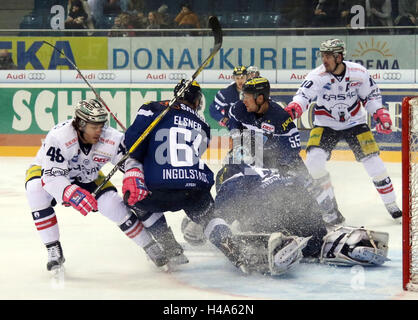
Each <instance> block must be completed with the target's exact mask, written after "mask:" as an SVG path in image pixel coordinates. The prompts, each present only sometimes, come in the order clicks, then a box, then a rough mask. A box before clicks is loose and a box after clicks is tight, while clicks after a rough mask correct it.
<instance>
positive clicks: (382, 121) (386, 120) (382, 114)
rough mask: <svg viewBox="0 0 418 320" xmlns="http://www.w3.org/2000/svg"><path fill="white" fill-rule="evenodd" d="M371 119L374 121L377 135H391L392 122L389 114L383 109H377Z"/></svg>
mask: <svg viewBox="0 0 418 320" xmlns="http://www.w3.org/2000/svg"><path fill="white" fill-rule="evenodd" d="M373 119H374V121H376V122H377V123H376V131H377V132H378V133H384V134H389V133H392V129H391V126H392V120H391V119H390V115H389V112H388V111H387V110H386V109H385V108H380V109H378V110H377V111H376V112H375V113H374V114H373Z"/></svg>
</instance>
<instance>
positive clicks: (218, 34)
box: [92, 16, 222, 197]
mask: <svg viewBox="0 0 418 320" xmlns="http://www.w3.org/2000/svg"><path fill="white" fill-rule="evenodd" d="M208 23H209V26H210V27H211V29H212V33H213V36H214V45H213V48H212V51H211V53H210V55H209V56H208V57H207V58H206V60H205V61H204V62H203V63H202V64H201V65H200V66H199V68H198V69H197V70H196V71H195V72H194V73H193V75H192V77H191V78H190V80H188V81H186V82H185V83H184V85H183V87H181V88H180V89H179V91H178V92H177V94H176V95H175V96H174V97H173V98H172V99H171V100H170V102H169V104H168V106H167V107H166V108H165V109H164V110H163V111H162V112H161V113H160V114H159V115H158V116H157V117H156V118H155V119H154V121H152V122H151V124H150V125H149V126H148V128H147V129H145V131H144V132H143V133H142V134H141V135H140V137H139V138H138V139H137V140H136V141H135V143H134V144H133V145H132V146H131V148H130V149H129V151H128V152H127V153H126V154H125V155H124V156H123V157H122V158H121V159H120V160H119V162H118V163H117V164H116V165H115V166H114V167H113V169H112V170H111V171H110V172H109V174H108V175H107V176H106V177H105V178H104V180H103V181H102V183H101V184H100V185H99V186H97V188H96V190H94V192H93V193H92V195H93V197H95V196H96V194H97V192H99V190H100V189H101V188H102V187H103V186H104V185H105V184H106V183H107V182H108V181H109V180H110V178H111V177H112V176H113V175H114V174H115V173H116V171H118V170H119V169H120V168H121V166H122V165H123V164H124V163H125V161H126V160H127V159H128V158H129V156H130V155H131V154H132V153H133V152H134V151H135V150H136V148H137V147H138V146H139V145H140V144H141V143H142V141H144V140H145V138H146V137H147V136H148V134H149V133H150V132H151V131H152V130H153V129H154V128H155V126H156V125H157V124H158V123H159V122H160V121H161V119H162V118H163V117H164V116H165V115H166V114H167V112H168V111H170V109H171V107H172V105H173V104H174V103H175V102H176V101H177V99H178V97H181V96H182V95H183V93H184V92H185V91H186V90H187V89H188V88H189V87H190V85H191V84H192V82H193V81H194V80H195V79H196V78H197V76H198V75H199V74H200V73H201V72H202V70H203V69H204V68H205V67H206V66H207V65H208V64H209V62H210V61H211V60H212V59H213V57H214V56H215V55H216V53H217V52H218V51H219V49H220V48H221V46H222V27H221V25H220V23H219V20H218V18H217V17H215V16H210V17H209V21H208Z"/></svg>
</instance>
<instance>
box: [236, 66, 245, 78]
mask: <svg viewBox="0 0 418 320" xmlns="http://www.w3.org/2000/svg"><path fill="white" fill-rule="evenodd" d="M232 75H234V76H246V75H247V67H246V66H237V67H235V68H234V71H233V72H232Z"/></svg>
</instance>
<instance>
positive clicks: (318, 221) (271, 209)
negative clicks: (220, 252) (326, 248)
mask: <svg viewBox="0 0 418 320" xmlns="http://www.w3.org/2000/svg"><path fill="white" fill-rule="evenodd" d="M305 182H306V181H305V179H304V178H303V177H301V176H294V175H281V174H280V173H278V172H277V170H266V169H261V168H257V167H254V166H247V165H226V166H224V167H222V168H221V169H220V170H219V172H218V174H217V177H216V190H217V194H216V198H215V211H216V215H217V216H219V217H222V218H224V219H225V220H226V221H227V222H228V223H232V222H233V221H234V220H238V222H239V226H240V230H241V231H242V232H251V233H271V232H278V231H280V232H287V233H289V234H291V235H296V236H300V237H312V238H311V239H310V240H309V242H308V244H307V246H306V248H305V249H303V251H302V252H303V255H304V256H305V257H312V256H316V255H318V254H319V252H320V250H321V246H322V239H323V237H324V236H325V235H326V234H327V229H326V227H325V224H324V221H323V220H322V211H321V208H320V207H319V205H318V203H317V202H316V200H315V198H314V197H313V196H312V194H311V192H310V191H308V190H307V189H306V187H305ZM307 208H309V210H307Z"/></svg>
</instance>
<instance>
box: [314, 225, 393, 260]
mask: <svg viewBox="0 0 418 320" xmlns="http://www.w3.org/2000/svg"><path fill="white" fill-rule="evenodd" d="M323 240H324V243H323V244H322V248H321V256H320V261H321V262H323V263H328V264H332V265H343V266H344V265H345V266H347V265H348V266H350V265H358V264H359V265H363V266H371V265H382V264H383V263H385V262H386V261H390V259H388V258H387V254H388V241H389V234H388V233H386V232H376V231H371V230H367V229H364V228H352V227H339V228H337V229H335V230H334V231H331V232H329V233H328V234H327V235H326V236H325V237H324V239H323Z"/></svg>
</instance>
